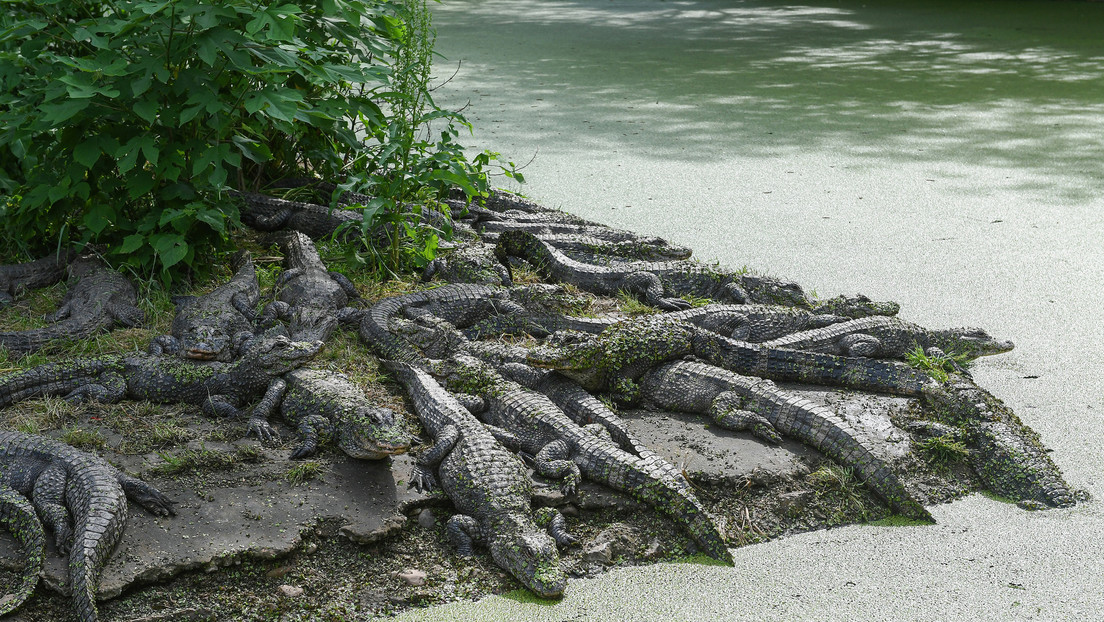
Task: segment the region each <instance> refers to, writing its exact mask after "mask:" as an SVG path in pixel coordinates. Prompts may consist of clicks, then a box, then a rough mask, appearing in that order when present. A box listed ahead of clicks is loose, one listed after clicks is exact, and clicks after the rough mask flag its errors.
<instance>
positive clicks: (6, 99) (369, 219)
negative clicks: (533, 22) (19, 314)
mask: <svg viewBox="0 0 1104 622" xmlns="http://www.w3.org/2000/svg"><path fill="white" fill-rule="evenodd" d="M431 46H432V28H431V27H430V25H429V22H428V11H427V10H426V8H425V5H424V0H406V1H405V2H402V3H400V4H393V3H390V2H385V1H383V0H315V1H313V2H301V3H298V4H296V3H293V2H272V3H268V2H263V1H259V0H221V1H216V2H200V1H199V0H132V1H128V0H104V1H96V0H81V1H78V2H73V1H71V0H44V1H39V2H5V3H4V8H3V11H2V12H0V85H2V87H3V88H2V91H0V192H3V194H4V195H6V198H5V199H3V200H0V236H2V238H3V239H4V240H5V241H7V242H8V243H13V244H15V245H17V246H18V247H20V248H22V249H23V250H25V251H27V252H32V253H34V252H41V251H43V250H47V249H49V248H52V247H56V246H61V245H69V244H72V243H78V244H87V243H90V242H93V243H100V244H102V245H103V247H105V248H106V249H108V252H109V254H110V255H113V256H115V257H116V259H117V260H119V261H120V262H121V263H127V264H129V265H131V266H132V267H133V268H134V269H136V270H137V271H138V272H139V273H140V274H142V275H144V276H146V277H160V279H161V280H162V281H163V282H165V283H166V284H168V283H171V282H172V281H173V280H174V279H175V278H177V276H178V275H179V274H184V273H186V272H187V271H186V270H179V269H178V268H179V267H180V266H187V267H189V268H193V269H198V268H201V267H202V264H203V263H207V262H208V261H209V259H210V256H211V252H212V249H213V250H216V251H217V250H225V249H226V248H227V246H228V243H229V242H228V239H229V238H228V234H229V233H230V231H231V229H232V228H233V227H234V226H236V225H237V221H238V216H237V209H236V207H235V203H234V200H233V197H232V196H231V195H230V194H229V193H228V192H227V191H228V190H232V189H239V190H254V189H263V188H264V186H265V185H266V184H268V183H270V182H271V181H273V180H277V179H280V178H285V177H302V176H311V177H319V178H323V179H328V180H334V181H337V182H339V183H341V184H342V187H344V188H355V189H357V190H360V191H362V192H365V193H367V194H371V195H373V196H379V197H380V198H379V199H378V200H377V201H373V204H372V205H369V206H368V209H367V210H365V212H366V215H365V222H366V227H369V226H374V225H378V224H381V223H386V222H391V223H395V224H397V225H399V226H396V227H393V230H394V231H395V232H396V233H397V234H413V235H414V236H415V237H416V238H418V240H419V244H420V246H419V247H417V248H414V252H413V255H414V258H415V261H417V260H418V258H419V257H420V258H421V260H422V261H424V259H425V258H426V257H427V256H431V254H432V247H434V246H435V244H436V238H435V237H434V232H432V231H429V232H428V233H427V232H426V231H425V230H424V225H423V224H422V223H420V222H419V218H418V213H419V212H418V210H417V209H414V210H412V209H409V208H404V207H403V205H404V204H405V202H408V201H410V200H413V199H423V200H426V199H433V198H435V196H436V195H438V194H439V193H441V192H443V191H445V190H446V189H447V187H449V186H459V187H461V188H463V189H464V190H465V192H467V193H469V194H477V193H479V192H481V191H484V190H485V189H486V177H485V175H484V174H483V172H482V167H483V165H485V164H486V163H487V162H488V156H487V155H483V156H480V157H479V158H476V159H475V161H474V162H469V161H468V160H467V159H466V158H465V157H464V155H463V152H462V149H461V147H460V146H459V145H458V144H457V143H456V137H457V135H458V130H457V127H458V126H459V127H463V126H465V125H466V124H465V123H464V121H463V119H462V118H460V117H459V116H457V115H455V114H450V113H447V112H445V111H441V110H439V109H437V108H436V107H435V106H434V105H433V104H432V100H431V99H430V97H429V90H428V87H427V82H428V77H429V74H428V71H429V64H428V63H429V55H430V54H431V51H432V48H431ZM432 119H441V120H442V124H441V125H440V127H439V128H438V131H439V132H440V133H439V136H440V138H439V139H438V140H429V139H427V138H424V137H422V135H424V134H426V128H427V127H428V126H427V122H428V121H430V120H432ZM404 244H405V242H401V241H400V240H399V239H396V241H395V243H394V244H393V245H392V246H393V249H391V250H390V251H389V252H388V253H385V254H384V255H383V256H382V258H385V259H389V260H390V261H391V262H392V263H393V264H394V263H399V262H401V261H402V260H403V258H404V254H403V248H404V246H403V245H404ZM409 254H410V253H407V255H409ZM197 258H202V259H204V261H197ZM170 268H174V269H172V270H170Z"/></svg>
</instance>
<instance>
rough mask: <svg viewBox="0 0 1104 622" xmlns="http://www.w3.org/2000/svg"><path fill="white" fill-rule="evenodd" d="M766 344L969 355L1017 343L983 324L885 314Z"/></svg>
mask: <svg viewBox="0 0 1104 622" xmlns="http://www.w3.org/2000/svg"><path fill="white" fill-rule="evenodd" d="M763 345H764V346H768V347H772V348H792V349H795V350H805V351H809V352H827V353H829V354H841V355H845V356H869V357H879V358H893V359H904V358H905V357H906V356H907V355H908V354H909V353H910V352H912V351H913V350H915V349H916V348H917V347H920V348H921V349H922V350H923V351H924V352H926V353H928V354H929V355H941V354H943V353H944V352H948V353H951V354H954V355H959V356H962V357H965V358H967V359H975V358H977V357H979V356H988V355H991V354H1000V353H1002V352H1008V351H1009V350H1011V349H1012V347H1013V346H1012V342H1011V341H1002V340H998V339H994V338H993V337H990V336H989V333H986V332H985V331H984V330H982V329H980V328H950V329H942V330H929V329H926V328H924V327H922V326H918V325H916V324H913V323H911V322H906V321H904V320H901V319H898V318H895V317H883V316H873V317H867V318H860V319H857V320H850V321H848V322H841V323H838V324H832V325H831V326H826V327H823V328H815V329H812V330H806V331H802V332H797V333H793V334H790V335H787V336H784V337H779V338H777V339H773V340H770V341H767V342H764V343H763Z"/></svg>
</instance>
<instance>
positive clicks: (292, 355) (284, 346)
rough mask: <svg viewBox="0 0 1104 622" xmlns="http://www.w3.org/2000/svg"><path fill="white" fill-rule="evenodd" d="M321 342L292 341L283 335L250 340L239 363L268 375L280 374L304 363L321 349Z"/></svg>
mask: <svg viewBox="0 0 1104 622" xmlns="http://www.w3.org/2000/svg"><path fill="white" fill-rule="evenodd" d="M322 345H323V344H322V342H321V341H315V342H307V341H292V340H291V339H289V338H288V337H286V336H284V335H275V336H271V337H268V336H266V337H263V338H260V339H255V340H253V341H252V342H250V344H249V346H248V349H247V350H246V351H245V353H244V354H243V355H242V358H241V363H242V364H245V365H253V366H255V367H256V368H257V369H258V370H263V372H264V373H265V374H267V375H269V376H280V375H283V374H286V373H287V372H289V371H291V370H293V369H295V368H297V367H299V366H300V365H302V364H304V363H306V362H307V361H309V360H310V359H311V358H313V357H314V355H315V354H318V351H319V350H321V349H322Z"/></svg>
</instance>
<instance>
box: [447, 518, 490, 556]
mask: <svg viewBox="0 0 1104 622" xmlns="http://www.w3.org/2000/svg"><path fill="white" fill-rule="evenodd" d="M445 532H446V533H447V534H448V539H449V542H451V543H452V545H453V546H455V547H456V554H457V555H459V556H460V557H472V556H473V555H475V551H473V550H472V543H474V542H482V541H483V540H484V538H483V530H482V529H480V527H479V521H477V520H475V519H474V518H472V517H470V516H466V515H464V514H456V515H454V516H452V518H450V519H448V523H447V524H446V525H445Z"/></svg>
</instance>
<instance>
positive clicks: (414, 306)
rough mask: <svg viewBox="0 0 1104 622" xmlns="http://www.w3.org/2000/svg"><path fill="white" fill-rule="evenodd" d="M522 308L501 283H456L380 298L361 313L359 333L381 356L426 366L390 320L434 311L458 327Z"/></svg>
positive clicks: (421, 356) (424, 357) (425, 360)
mask: <svg viewBox="0 0 1104 622" xmlns="http://www.w3.org/2000/svg"><path fill="white" fill-rule="evenodd" d="M524 311H525V309H524V308H523V307H522V306H521V305H519V304H518V303H516V302H514V301H513V300H511V299H510V292H509V291H508V290H507V289H506V288H504V287H496V286H491V285H469V284H464V283H458V284H451V285H445V286H442V287H438V288H435V289H427V290H423V291H420V292H414V293H410V294H403V295H401V296H392V297H390V298H384V299H383V300H380V301H379V302H377V303H376V304H375V305H373V306H372V307H371V308H369V309H368V311H367V312H366V313H365V314H364V316H363V319H362V320H361V322H360V329H359V334H360V338H361V339H362V340H363V341H364V342H365V343H367V344H368V345H369V346H370V347H372V348H373V349H374V350H375V351H376V354H377V355H379V357H380V358H384V359H392V360H396V361H402V362H406V363H413V364H416V365H419V366H421V367H423V368H425V366H426V365H427V361H428V359H427V357H426V356H425V355H424V354H423V353H422V352H420V351H419V350H418V349H417V348H415V347H414V346H412V345H411V344H410V343H409V342H408V341H406V340H405V339H403V338H402V337H400V336H398V335H396V334H395V333H394V332H392V329H391V324H392V322H393V321H395V320H397V319H402V318H404V317H405V318H411V319H413V318H416V317H419V316H423V315H433V316H436V317H438V318H440V319H443V320H446V321H448V322H451V323H452V324H453V325H455V326H457V327H459V328H467V327H469V326H471V325H472V324H475V323H476V322H479V321H481V320H484V319H486V318H488V317H492V316H494V315H499V314H511V313H523V312H524Z"/></svg>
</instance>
